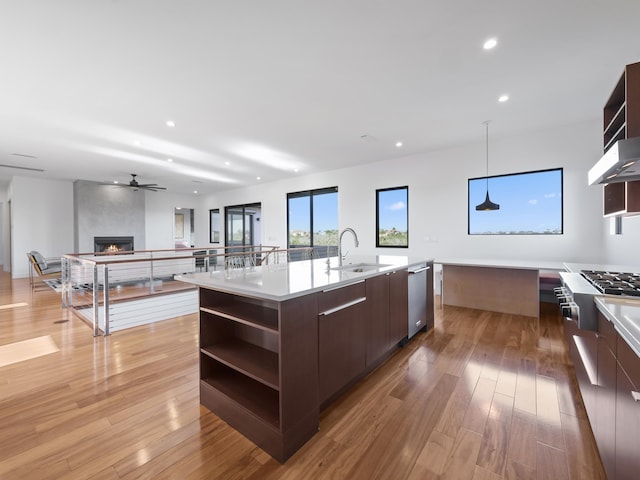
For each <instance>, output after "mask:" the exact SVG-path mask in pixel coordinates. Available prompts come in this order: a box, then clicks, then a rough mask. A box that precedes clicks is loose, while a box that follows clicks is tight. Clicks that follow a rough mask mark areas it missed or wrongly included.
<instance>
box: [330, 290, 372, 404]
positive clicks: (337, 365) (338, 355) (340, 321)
mask: <svg viewBox="0 0 640 480" xmlns="http://www.w3.org/2000/svg"><path fill="white" fill-rule="evenodd" d="M367 303H368V302H367V292H366V290H365V282H364V281H362V282H359V283H357V284H354V285H351V286H346V287H343V288H339V289H336V290H329V291H327V292H322V293H319V294H318V342H319V359H318V365H319V378H318V381H319V395H320V405H321V406H324V405H326V404H327V403H328V402H330V401H331V400H332V399H333V398H334V397H335V396H336V395H338V394H339V393H340V392H341V391H342V390H343V389H344V388H346V387H347V386H348V385H349V384H350V383H351V382H352V381H353V380H354V379H356V378H357V377H358V376H359V375H360V374H361V373H362V372H363V371H364V369H365V367H366V321H367V318H366V312H367V308H366V306H367Z"/></svg>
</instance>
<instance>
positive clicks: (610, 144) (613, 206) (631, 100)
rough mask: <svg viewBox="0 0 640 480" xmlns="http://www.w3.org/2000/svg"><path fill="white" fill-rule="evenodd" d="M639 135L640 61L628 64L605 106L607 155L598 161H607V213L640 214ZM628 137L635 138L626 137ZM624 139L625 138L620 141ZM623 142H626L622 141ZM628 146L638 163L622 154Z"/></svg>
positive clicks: (604, 176) (604, 197)
mask: <svg viewBox="0 0 640 480" xmlns="http://www.w3.org/2000/svg"><path fill="white" fill-rule="evenodd" d="M638 137H640V62H638V63H633V64H631V65H627V66H626V67H625V69H624V72H623V73H622V76H621V77H620V80H618V83H617V84H616V86H615V88H614V89H613V92H612V93H611V96H610V97H609V99H608V100H607V102H606V104H605V106H604V111H603V151H604V156H603V158H602V160H601V161H600V162H598V164H599V165H604V166H603V167H602V169H601V170H602V172H601V173H602V175H600V178H602V180H600V181H599V182H601V183H604V184H605V185H604V195H603V213H604V216H615V215H625V216H630V215H638V214H640V181H638V180H637V179H636V176H637V175H635V173H634V172H635V171H636V170H637V166H638V163H637V158H635V157H637V152H635V150H637V145H639V143H638ZM627 139H634V140H628V141H626V140H627ZM620 140H623V142H620V143H619V144H617V145H616V143H617V142H619V141H620ZM630 142H633V143H630ZM623 143H624V144H625V145H622V144H623ZM609 150H611V152H609ZM627 150H632V151H631V152H626V155H627V156H628V157H630V158H633V159H634V160H635V163H634V162H633V161H629V162H627V161H626V160H625V159H624V158H623V155H622V154H623V153H625V151H627ZM607 152H609V154H607ZM633 152H635V153H633ZM614 157H616V158H614ZM614 160H615V161H614ZM599 165H596V167H594V168H593V169H592V171H591V172H590V173H589V175H590V177H591V175H592V174H593V172H594V171H596V170H599V169H598V167H599ZM605 167H606V168H605ZM607 168H608V169H609V170H607ZM605 170H606V172H605ZM610 171H614V172H615V173H616V176H617V177H618V178H617V179H614V178H613V177H614V175H608V173H609V172H610ZM607 179H610V180H607ZM624 180H627V181H624ZM607 182H609V183H607ZM590 183H591V181H590Z"/></svg>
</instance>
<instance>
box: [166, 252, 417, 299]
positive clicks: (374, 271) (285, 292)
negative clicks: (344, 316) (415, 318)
mask: <svg viewBox="0 0 640 480" xmlns="http://www.w3.org/2000/svg"><path fill="white" fill-rule="evenodd" d="M425 261H426V260H425V259H423V258H415V257H407V256H400V255H397V256H396V255H349V256H348V257H347V258H346V259H345V260H344V261H343V264H342V265H339V262H338V257H331V258H328V259H327V258H319V259H315V260H303V261H299V262H286V263H280V264H274V265H264V266H259V267H247V268H238V269H227V270H219V271H214V272H199V273H191V274H186V275H176V277H175V279H176V280H180V281H182V282H187V283H192V284H194V285H198V286H202V287H207V288H213V289H216V290H220V291H222V292H227V293H235V294H239V295H248V296H252V297H255V298H263V299H269V300H277V301H282V300H288V299H291V298H296V297H299V296H302V295H308V294H309V293H314V292H319V291H322V290H326V289H328V288H338V287H341V286H345V285H347V284H349V283H353V282H355V281H360V280H364V279H366V278H369V277H373V276H376V275H379V274H381V273H387V272H393V271H395V270H398V269H406V268H408V267H411V266H415V265H419V264H421V263H424V262H425Z"/></svg>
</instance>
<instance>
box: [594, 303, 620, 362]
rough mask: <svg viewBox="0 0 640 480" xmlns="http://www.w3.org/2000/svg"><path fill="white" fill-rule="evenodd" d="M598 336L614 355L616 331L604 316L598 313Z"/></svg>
mask: <svg viewBox="0 0 640 480" xmlns="http://www.w3.org/2000/svg"><path fill="white" fill-rule="evenodd" d="M598 336H599V337H600V339H601V340H602V341H604V343H605V345H606V346H607V347H608V348H609V350H611V352H612V353H613V354H614V355H616V350H617V348H616V329H615V327H614V326H613V323H611V322H610V321H609V320H607V319H606V317H605V316H604V315H602V314H601V313H598Z"/></svg>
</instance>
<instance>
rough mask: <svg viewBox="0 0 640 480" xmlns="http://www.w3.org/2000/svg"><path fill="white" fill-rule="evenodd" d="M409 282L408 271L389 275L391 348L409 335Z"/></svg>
mask: <svg viewBox="0 0 640 480" xmlns="http://www.w3.org/2000/svg"><path fill="white" fill-rule="evenodd" d="M408 281H409V272H408V271H407V270H397V271H395V272H393V273H392V274H390V275H389V348H393V347H394V346H395V345H397V344H398V343H399V342H400V341H401V340H403V339H404V338H406V337H407V335H408V334H409V331H408V324H407V322H408V315H409V301H408V300H409V299H408V296H409V287H408Z"/></svg>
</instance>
